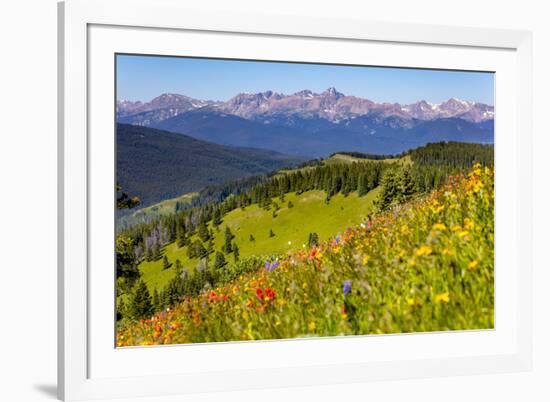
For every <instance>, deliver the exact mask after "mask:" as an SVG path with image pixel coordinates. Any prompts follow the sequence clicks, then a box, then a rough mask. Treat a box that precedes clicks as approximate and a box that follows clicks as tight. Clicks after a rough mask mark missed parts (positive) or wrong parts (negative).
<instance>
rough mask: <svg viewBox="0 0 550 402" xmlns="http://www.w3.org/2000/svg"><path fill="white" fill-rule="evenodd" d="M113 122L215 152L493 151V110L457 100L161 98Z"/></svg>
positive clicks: (128, 106)
mask: <svg viewBox="0 0 550 402" xmlns="http://www.w3.org/2000/svg"><path fill="white" fill-rule="evenodd" d="M117 120H118V122H120V123H127V124H132V125H140V126H147V127H155V128H160V129H163V130H167V131H172V132H177V133H182V134H187V135H190V136H193V137H195V138H199V139H203V140H206V141H210V142H214V143H218V144H224V145H233V146H244V147H255V148H264V149H270V150H276V151H279V152H282V153H287V154H291V155H301V156H306V157H319V156H327V155H328V154H330V153H333V152H338V151H342V150H345V151H360V152H367V153H383V154H387V153H398V152H402V151H404V150H407V149H410V148H414V147H417V146H419V145H423V144H425V143H427V142H435V141H462V142H482V143H492V142H493V131H494V128H493V127H494V125H493V121H494V107H493V106H489V105H486V104H483V103H479V102H470V101H464V100H460V99H456V98H451V99H449V100H447V101H445V102H442V103H439V104H430V103H428V102H426V101H424V100H421V101H419V102H416V103H413V104H409V105H401V104H398V103H377V102H373V101H371V100H368V99H363V98H359V97H355V96H346V95H344V94H342V93H340V92H338V91H337V90H336V89H335V88H328V89H327V90H326V91H324V92H322V93H314V92H312V91H310V90H303V91H300V92H297V93H294V94H291V95H284V94H280V93H277V92H273V91H266V92H261V93H254V94H250V93H241V94H238V95H237V96H235V97H233V98H231V99H230V100H228V101H226V102H215V101H203V100H198V99H193V98H189V97H187V96H183V95H177V94H163V95H161V96H159V97H157V98H155V99H153V100H152V101H150V102H146V103H144V102H131V101H118V102H117Z"/></svg>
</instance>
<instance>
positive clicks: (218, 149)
mask: <svg viewBox="0 0 550 402" xmlns="http://www.w3.org/2000/svg"><path fill="white" fill-rule="evenodd" d="M116 144H117V147H116V152H117V181H118V183H119V184H120V185H121V186H122V187H123V188H124V189H125V191H126V192H127V193H128V194H132V196H137V197H139V198H140V200H141V205H142V206H148V205H150V204H152V203H154V202H158V201H161V200H163V199H166V198H172V197H175V196H179V195H181V194H184V193H189V192H193V191H198V190H201V189H202V188H204V187H206V186H208V185H212V184H221V183H224V182H227V181H229V180H235V179H238V178H242V177H246V176H252V175H257V174H261V173H269V172H271V171H273V170H277V169H280V168H283V167H289V166H295V165H297V164H298V163H300V162H301V161H303V159H299V158H296V157H290V156H287V155H283V154H280V153H277V152H274V151H267V150H261V149H249V148H235V147H227V146H223V145H217V144H212V143H208V142H205V141H200V140H197V139H194V138H191V137H188V136H186V135H182V134H174V133H170V132H167V131H161V130H156V129H152V128H147V127H138V126H130V125H126V124H118V125H117V139H116Z"/></svg>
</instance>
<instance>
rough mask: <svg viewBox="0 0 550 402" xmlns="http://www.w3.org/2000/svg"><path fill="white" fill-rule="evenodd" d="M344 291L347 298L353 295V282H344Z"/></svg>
mask: <svg viewBox="0 0 550 402" xmlns="http://www.w3.org/2000/svg"><path fill="white" fill-rule="evenodd" d="M343 290H344V296H347V295H349V294H350V293H351V281H350V280H349V279H347V280H345V281H344V286H343Z"/></svg>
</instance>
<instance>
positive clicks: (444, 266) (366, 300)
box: [116, 162, 494, 346]
mask: <svg viewBox="0 0 550 402" xmlns="http://www.w3.org/2000/svg"><path fill="white" fill-rule="evenodd" d="M377 166H378V167H377V169H379V170H380V172H381V173H380V176H381V177H382V178H381V180H382V181H381V185H384V182H383V177H384V175H383V174H382V173H383V172H384V169H390V168H387V166H388V164H387V163H386V162H380V165H377ZM400 166H401V165H400ZM356 169H358V168H356ZM414 173H415V172H412V173H411V174H414ZM300 174H302V173H300ZM407 174H408V173H407ZM386 175H387V176H388V177H390V175H389V174H388V173H386ZM359 177H363V176H359ZM377 180H378V179H377ZM401 187H403V186H401ZM432 187H433V188H430V189H428V190H429V191H423V192H416V193H412V192H411V194H409V193H406V192H402V194H401V195H402V198H401V199H399V201H400V202H393V203H386V204H387V205H384V208H381V207H380V205H378V208H376V205H375V204H373V207H372V209H371V210H369V211H370V212H369V211H366V212H367V213H365V216H363V217H362V218H361V219H358V221H357V222H356V223H355V224H354V225H350V227H348V228H347V229H345V228H344V230H342V231H340V232H339V233H334V234H333V235H332V236H328V237H325V238H320V239H319V238H318V237H319V236H317V237H316V236H311V235H310V236H309V241H308V244H297V245H296V244H294V243H293V244H292V245H290V243H289V242H288V241H286V239H277V240H278V241H280V242H281V244H287V243H288V244H289V248H290V250H289V251H287V252H282V253H263V254H258V255H254V256H243V254H242V252H241V255H240V256H237V258H235V257H234V254H235V253H234V251H235V248H232V247H234V246H233V240H232V239H233V238H232V237H231V236H232V234H231V231H229V232H226V233H225V234H224V236H225V238H224V239H225V240H224V241H225V243H223V244H222V245H223V247H225V248H226V249H230V251H232V254H231V255H233V258H234V260H235V261H234V262H231V263H230V262H228V261H225V258H224V256H223V255H222V253H218V254H219V255H218V254H217V255H216V256H217V257H216V259H215V262H214V264H215V265H216V270H217V271H216V272H222V273H223V274H222V273H220V274H219V275H218V276H217V277H215V278H214V279H212V278H210V279H209V281H208V285H207V286H202V283H203V282H200V284H201V285H200V286H199V285H197V286H196V287H192V285H190V284H189V283H190V282H192V280H191V279H193V280H198V279H196V278H197V277H198V275H199V273H200V274H201V275H203V274H204V275H206V274H205V272H206V270H200V269H199V270H198V271H196V272H195V273H194V275H191V273H190V272H186V271H184V270H183V269H182V268H181V267H179V266H178V267H175V266H174V267H171V266H170V262H169V261H165V262H164V265H165V266H164V267H163V268H164V271H165V272H169V270H175V271H174V272H175V273H176V274H175V276H174V277H177V278H179V279H178V281H179V282H178V281H175V282H170V283H172V284H173V285H171V286H173V287H174V288H177V287H178V286H188V287H187V288H186V291H185V292H183V294H184V295H183V296H181V297H177V298H174V299H171V300H168V301H165V302H164V304H162V303H161V301H160V298H161V296H159V294H156V295H155V294H153V295H151V293H155V292H156V288H153V287H152V286H154V285H151V284H149V285H147V286H146V285H145V283H144V282H143V281H142V279H137V284H136V285H135V288H137V287H139V286H141V288H142V289H141V290H140V291H139V292H138V291H136V290H134V293H133V294H132V295H130V296H128V297H126V296H124V295H121V296H120V303H124V302H125V303H126V305H128V304H131V303H133V310H132V311H135V310H139V309H140V308H141V309H142V314H141V316H139V315H138V314H134V315H131V314H130V315H129V317H135V318H133V319H123V320H121V321H120V322H119V324H117V338H116V339H117V340H116V343H117V346H138V345H162V344H176V343H177V344H184V343H202V342H222V341H249V340H259V339H262V340H265V339H282V338H296V337H323V336H342V335H369V334H390V333H410V332H426V331H446V330H471V329H491V328H493V326H494V170H493V168H492V167H490V166H483V165H481V164H475V165H474V166H473V167H471V168H469V169H467V170H464V169H463V170H461V171H456V172H453V174H449V175H447V176H446V177H445V179H444V180H443V181H442V184H440V185H433V186H432ZM367 190H368V191H370V190H372V189H371V188H368V189H366V190H365V191H367ZM378 191H380V190H378ZM327 194H330V191H329V190H327ZM383 197H384V191H381V192H380V194H378V199H383ZM294 202H295V203H296V201H294ZM325 202H330V200H328V201H325ZM288 209H289V210H291V209H292V206H291V205H290V203H289V205H288ZM243 210H244V207H243ZM342 210H343V209H342ZM272 211H275V212H273V213H272ZM280 211H281V210H280V209H277V208H276V207H275V208H272V209H271V210H270V214H271V213H272V215H273V216H272V217H270V219H273V220H276V219H277V217H276V216H275V215H276V214H277V213H282V212H280ZM311 219H322V215H312V218H311ZM215 220H216V217H213V221H212V224H211V225H215V223H216V222H215ZM220 220H221V219H220ZM205 230H206V232H205V233H207V232H208V231H209V230H212V231H213V232H214V230H215V229H212V226H210V227H207V228H206V229H205ZM214 233H215V232H214ZM222 233H223V232H222ZM278 233H280V231H278V230H276V229H273V230H271V232H270V233H269V236H268V235H267V234H266V239H268V240H269V238H270V237H276V236H278ZM271 234H273V236H271ZM220 236H222V235H220ZM249 237H250V239H249V240H248V237H247V240H246V241H248V242H249V243H247V244H254V241H255V239H252V237H253V236H252V235H250V236H249ZM204 238H205V239H207V234H205V235H204ZM220 238H221V237H220ZM268 240H266V241H268ZM220 241H221V240H220ZM205 242H208V239H207V240H205ZM304 243H305V241H304ZM121 244H122V243H121ZM183 244H185V243H183V241H182V247H183ZM123 246H124V244H122V245H121V247H123ZM250 247H251V246H250ZM240 249H241V250H244V251H246V249H245V247H243V246H241V247H240ZM237 250H238V248H237ZM122 251H124V250H122ZM122 251H120V253H122ZM199 251H201V250H199ZM118 252H119V250H118V249H117V253H118ZM201 252H202V251H201ZM160 261H161V260H159V263H158V264H161V262H160ZM159 266H160V265H159ZM159 269H160V268H159ZM127 270H128V272H129V268H127ZM201 272H202V273H201ZM140 284H141V285H140ZM151 289H154V290H153V292H151ZM180 293H181V292H180ZM136 294H137V296H136ZM166 294H168V293H166ZM125 297H126V298H125ZM155 297H156V300H154V299H155ZM166 297H168V296H166ZM154 305H162V309H159V308H157V309H153V308H152V307H151V306H154ZM122 311H129V310H128V307H126V310H124V308H123V309H122Z"/></svg>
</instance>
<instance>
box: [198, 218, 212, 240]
mask: <svg viewBox="0 0 550 402" xmlns="http://www.w3.org/2000/svg"><path fill="white" fill-rule="evenodd" d="M198 235H199V237H200V239H201V240H202V241H203V242H207V241H208V240H209V239H210V231H209V230H208V227H207V226H206V223H204V222H201V223H200V224H199V229H198Z"/></svg>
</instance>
